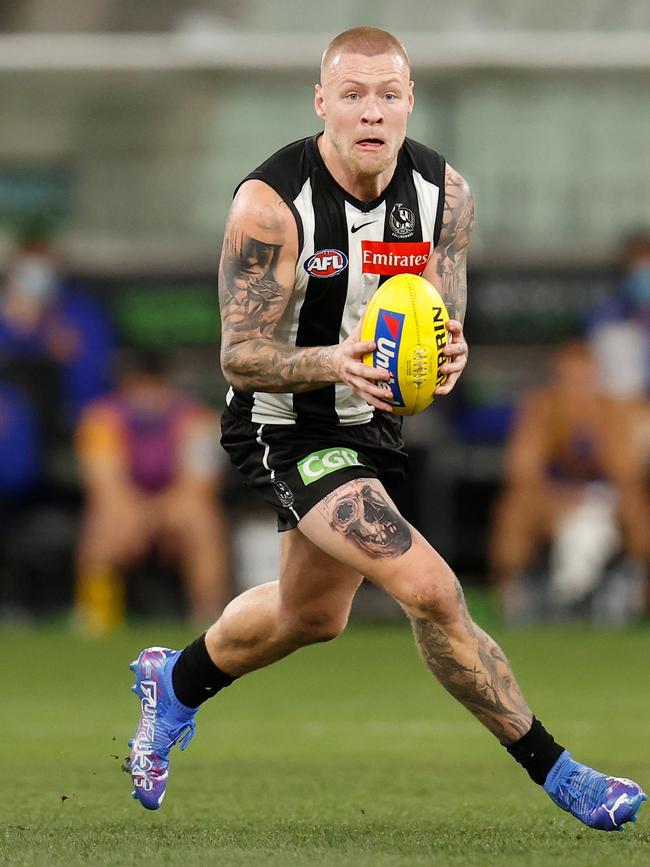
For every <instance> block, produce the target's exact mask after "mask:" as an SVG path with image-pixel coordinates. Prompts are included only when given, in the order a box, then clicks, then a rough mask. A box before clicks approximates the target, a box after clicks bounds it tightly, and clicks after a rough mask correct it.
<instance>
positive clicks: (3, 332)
mask: <svg viewBox="0 0 650 867" xmlns="http://www.w3.org/2000/svg"><path fill="white" fill-rule="evenodd" d="M113 349H114V335H113V328H112V325H111V322H110V319H109V318H108V316H107V314H106V312H105V310H104V309H103V307H102V306H101V304H99V303H98V302H97V301H96V300H95V299H93V298H91V297H90V296H89V295H87V294H86V293H84V292H83V289H81V288H80V287H77V286H75V285H73V284H72V282H71V281H70V280H68V279H66V278H65V277H64V276H63V275H62V273H61V263H60V260H59V256H58V254H57V252H56V249H55V247H54V245H53V243H52V241H51V239H50V237H49V236H48V232H47V231H40V230H39V227H32V228H31V229H29V230H28V231H26V232H25V233H24V234H23V236H22V237H21V239H20V240H19V243H18V245H17V247H16V249H15V251H14V252H13V254H12V256H11V258H10V261H9V265H8V268H7V272H6V278H5V282H4V286H3V291H2V293H1V295H0V370H1V371H2V373H3V375H4V377H5V378H6V379H8V380H9V381H11V382H13V383H14V384H15V385H16V386H17V387H19V388H21V389H22V390H23V391H24V392H25V393H27V394H28V395H29V396H30V397H31V399H32V402H33V404H34V405H35V407H36V409H37V411H38V412H39V416H40V419H41V423H42V430H43V432H44V433H45V434H46V435H47V436H51V435H52V433H53V432H55V431H58V430H60V429H62V430H69V429H70V428H71V425H72V424H73V422H74V421H75V420H76V418H77V416H78V414H79V412H80V410H81V409H82V408H83V407H84V406H85V404H86V403H88V401H90V400H92V399H94V398H96V397H98V396H99V395H101V394H102V393H104V392H106V391H107V390H108V388H109V387H110V384H111V380H110V374H111V362H112V356H113Z"/></svg>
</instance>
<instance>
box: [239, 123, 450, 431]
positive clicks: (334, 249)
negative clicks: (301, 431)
mask: <svg viewBox="0 0 650 867" xmlns="http://www.w3.org/2000/svg"><path fill="white" fill-rule="evenodd" d="M319 135H320V134H319ZM317 138H318V136H314V137H309V138H306V139H301V140H300V141H297V142H294V143H293V144H290V145H287V146H286V147H285V148H282V150H280V151H278V152H277V153H276V154H274V155H273V156H272V157H270V159H268V160H267V161H266V162H264V163H262V165H261V166H259V168H257V169H256V170H255V171H253V172H251V174H250V175H248V176H247V177H246V178H245V179H244V180H243V181H242V183H244V182H245V181H247V180H251V179H257V180H261V181H264V182H265V183H266V184H268V185H269V186H270V187H272V188H273V189H274V190H275V191H276V192H277V193H278V195H280V196H281V197H282V199H283V201H284V202H286V204H287V205H288V206H289V208H290V209H291V211H292V213H293V215H294V217H295V220H296V224H297V227H298V247H299V255H298V260H297V262H296V274H295V286H294V291H293V293H292V295H291V298H290V299H289V302H288V304H287V307H286V310H285V311H284V314H283V316H282V318H281V319H280V321H279V322H278V325H277V327H276V332H275V336H276V339H277V340H278V341H281V342H283V343H288V344H289V345H291V346H296V347H301V346H331V345H333V344H337V343H340V342H341V341H342V340H345V338H346V337H348V336H349V335H350V333H351V332H352V331H353V329H354V327H355V326H356V324H357V322H358V321H359V319H361V317H362V316H363V313H364V310H365V306H366V304H367V303H368V301H369V300H370V298H371V297H372V295H373V293H374V292H375V290H376V289H377V288H378V286H379V285H380V284H381V283H382V282H384V281H385V280H387V279H388V277H391V276H393V275H395V274H401V273H409V274H421V273H422V272H423V271H424V268H425V265H426V263H427V261H428V259H429V257H430V255H431V253H432V251H433V249H434V247H435V245H436V244H437V242H438V238H439V235H440V227H441V223H442V210H443V206H444V198H445V193H444V178H445V161H444V159H443V158H442V157H441V156H440V155H439V154H437V153H436V152H435V151H432V150H430V149H429V148H427V147H425V146H424V145H422V144H419V143H418V142H415V141H412V140H411V139H408V138H407V139H406V140H405V141H404V144H403V146H402V148H401V150H400V152H399V156H398V160H397V166H396V169H395V173H394V175H393V177H392V179H391V181H390V183H389V184H388V186H387V187H386V189H385V190H384V191H383V192H382V194H381V195H380V196H379V197H378V198H377V199H375V200H374V201H372V202H362V201H360V200H359V199H356V198H355V197H354V196H352V195H351V194H350V193H348V192H347V191H346V190H344V189H343V188H342V187H341V186H340V185H339V184H338V183H337V182H336V181H335V180H334V178H333V177H332V175H331V174H330V172H329V171H328V169H327V168H326V166H325V163H324V162H323V159H322V157H321V155H320V151H319V149H318V145H317V143H316V142H317ZM240 186H241V184H240ZM227 403H228V405H229V406H230V408H231V409H232V410H234V411H235V412H237V413H239V414H244V415H246V417H247V418H249V419H250V420H251V421H253V422H255V423H258V424H295V423H308V424H344V425H348V424H364V423H367V422H368V421H370V420H371V419H372V415H373V412H374V408H373V407H371V406H369V404H367V403H366V402H365V401H364V400H363V399H362V398H360V397H359V396H358V395H356V394H354V393H353V392H352V390H351V389H350V388H349V387H348V386H346V385H343V384H342V383H337V384H335V385H330V386H325V387H323V388H319V389H315V390H313V391H307V392H303V393H301V394H270V393H267V392H255V393H254V394H251V393H248V392H242V391H236V390H233V389H232V388H231V389H230V390H229V392H228V397H227Z"/></svg>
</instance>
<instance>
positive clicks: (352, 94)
mask: <svg viewBox="0 0 650 867" xmlns="http://www.w3.org/2000/svg"><path fill="white" fill-rule="evenodd" d="M345 98H346V99H347V100H348V101H349V102H356V101H357V100H358V99H359V94H358V93H357V92H356V91H355V90H352V91H350V93H346V94H345Z"/></svg>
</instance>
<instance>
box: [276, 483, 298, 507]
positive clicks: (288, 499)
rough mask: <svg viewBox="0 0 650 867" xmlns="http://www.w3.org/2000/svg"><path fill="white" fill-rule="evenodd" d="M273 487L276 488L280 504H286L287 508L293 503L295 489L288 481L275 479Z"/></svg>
mask: <svg viewBox="0 0 650 867" xmlns="http://www.w3.org/2000/svg"><path fill="white" fill-rule="evenodd" d="M273 487H274V488H275V496H276V497H277V498H278V500H279V501H280V505H282V506H284V507H285V509H288V508H289V506H292V505H293V491H292V490H291V488H290V487H289V485H288V484H287V483H286V482H281V481H275V482H273Z"/></svg>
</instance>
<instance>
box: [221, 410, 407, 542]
mask: <svg viewBox="0 0 650 867" xmlns="http://www.w3.org/2000/svg"><path fill="white" fill-rule="evenodd" d="M221 444H222V446H223V447H224V449H225V450H226V451H227V452H228V455H229V456H230V460H231V461H232V463H233V464H234V465H235V466H236V467H237V469H238V470H239V471H240V473H241V474H242V475H243V477H244V481H245V483H246V485H248V487H250V488H253V489H254V490H256V491H258V492H259V493H260V494H261V495H262V496H263V497H264V499H265V500H266V502H267V503H268V504H269V505H270V506H271V507H272V508H273V509H275V511H276V513H277V517H278V530H280V531H283V530H291V529H293V528H294V527H296V526H297V525H298V521H299V520H300V519H301V518H303V517H304V516H305V515H306V514H307V512H308V511H309V510H310V509H311V508H312V507H313V506H315V505H316V503H318V502H320V501H321V500H322V499H323V498H324V497H326V496H327V495H328V494H331V493H332V491H334V490H336V488H338V487H340V486H341V485H344V484H345V483H346V482H349V481H350V480H351V479H364V478H376V479H379V480H380V481H381V482H382V484H383V485H384V486H385V487H386V489H387V490H388V492H389V494H391V496H394V495H395V494H396V493H397V489H398V487H399V486H400V485H401V483H402V482H403V481H404V479H405V477H406V474H407V472H408V456H407V454H406V449H405V447H404V441H403V440H402V435H401V419H400V418H398V417H397V416H392V415H390V414H388V413H383V412H376V413H375V414H374V416H373V419H372V421H370V422H368V423H367V424H360V425H320V424H319V425H316V424H314V425H306V424H291V425H287V424H255V423H252V422H251V421H250V420H248V419H247V418H246V417H245V416H243V415H241V414H240V413H238V412H236V411H233V410H232V409H231V408H230V407H227V408H226V410H225V411H224V414H223V416H222V418H221Z"/></svg>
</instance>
